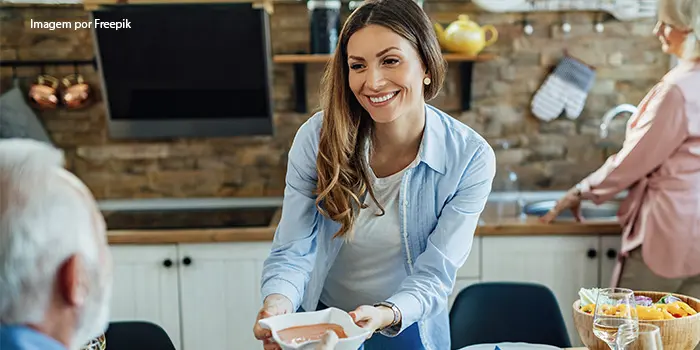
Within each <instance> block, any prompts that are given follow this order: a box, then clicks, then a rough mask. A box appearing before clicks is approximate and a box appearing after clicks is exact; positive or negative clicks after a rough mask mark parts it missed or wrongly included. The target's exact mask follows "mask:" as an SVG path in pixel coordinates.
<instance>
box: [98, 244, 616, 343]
mask: <svg viewBox="0 0 700 350" xmlns="http://www.w3.org/2000/svg"><path fill="white" fill-rule="evenodd" d="M619 245H620V238H619V236H597V235H584V236H568V235H567V236H536V235H533V236H477V237H475V238H474V243H473V246H472V250H471V253H470V255H469V257H468V258H467V261H466V262H465V264H464V266H462V267H461V268H460V269H459V270H458V271H457V276H456V281H455V287H454V290H453V293H452V295H451V296H450V297H449V307H450V308H451V307H452V305H453V303H454V299H455V298H456V297H457V294H458V293H459V292H460V291H461V290H462V289H464V288H466V287H468V286H470V285H472V284H475V283H479V282H482V281H524V282H534V283H540V284H544V285H546V286H547V287H549V288H550V289H551V290H552V291H553V292H554V294H555V296H556V297H557V299H558V301H559V305H560V308H561V310H562V313H563V315H564V320H565V322H566V324H567V328H568V330H569V335H570V338H571V341H572V342H573V345H581V343H580V340H579V337H578V334H577V332H576V329H575V328H574V325H573V319H572V310H571V305H572V303H573V302H574V300H576V299H577V298H578V291H579V288H582V287H585V288H590V287H597V286H599V287H607V286H608V284H609V281H610V275H611V272H612V270H613V268H614V264H615V259H614V257H613V258H610V257H609V256H608V253H610V254H611V256H613V255H616V254H617V252H618V251H619ZM270 246H271V242H240V243H236V242H231V243H202V244H198V243H194V244H164V245H115V246H111V251H112V254H113V257H114V265H115V276H114V278H115V281H114V296H113V301H112V320H145V321H151V322H154V323H156V324H158V325H160V326H161V327H163V328H164V329H165V330H166V331H167V332H168V334H169V335H170V338H171V339H172V340H173V343H175V346H176V347H177V349H178V350H198V349H217V350H228V349H262V345H261V343H260V342H259V341H257V340H256V339H255V338H254V337H253V334H252V327H253V322H254V320H255V316H256V313H257V311H258V309H259V307H260V305H261V300H260V299H261V296H260V276H261V268H262V264H263V261H264V259H265V258H266V257H267V255H268V253H269V249H270ZM166 262H170V264H167V263H166ZM166 265H169V266H166Z"/></svg>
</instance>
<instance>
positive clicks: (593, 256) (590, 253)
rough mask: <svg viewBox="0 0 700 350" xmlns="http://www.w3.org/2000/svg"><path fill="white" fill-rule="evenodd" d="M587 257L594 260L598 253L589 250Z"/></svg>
mask: <svg viewBox="0 0 700 350" xmlns="http://www.w3.org/2000/svg"><path fill="white" fill-rule="evenodd" d="M586 255H588V257H589V258H591V259H594V258H595V257H596V256H598V251H596V250H595V249H589V250H588V252H587V253H586Z"/></svg>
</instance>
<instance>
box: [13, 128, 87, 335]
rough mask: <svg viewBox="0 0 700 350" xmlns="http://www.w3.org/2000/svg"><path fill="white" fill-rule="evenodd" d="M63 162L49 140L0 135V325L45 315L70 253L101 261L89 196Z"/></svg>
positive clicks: (29, 322)
mask: <svg viewBox="0 0 700 350" xmlns="http://www.w3.org/2000/svg"><path fill="white" fill-rule="evenodd" d="M63 164H64V158H63V153H62V152H61V151H60V150H58V149H56V148H53V147H52V146H50V145H48V144H45V143H41V142H38V141H33V140H28V139H8V140H0V324H31V323H38V322H41V321H42V320H44V317H45V313H46V311H47V308H48V306H49V301H50V298H51V294H52V291H53V285H54V282H55V276H56V273H57V270H58V268H59V267H60V266H61V265H62V264H63V263H64V262H65V260H66V259H67V258H69V257H70V256H72V255H74V254H78V255H79V256H80V257H81V258H82V259H83V261H84V262H85V264H86V266H88V267H87V269H90V270H92V269H94V268H97V266H99V265H98V251H97V248H98V246H97V235H96V231H95V227H96V226H95V218H94V215H95V212H94V209H93V208H91V205H90V202H89V198H92V197H91V195H90V192H89V191H88V190H87V187H85V185H83V184H82V182H80V180H78V179H77V178H76V177H75V176H74V175H72V174H71V173H69V172H68V171H67V170H65V169H64V168H63Z"/></svg>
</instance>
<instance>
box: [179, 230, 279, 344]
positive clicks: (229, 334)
mask: <svg viewBox="0 0 700 350" xmlns="http://www.w3.org/2000/svg"><path fill="white" fill-rule="evenodd" d="M269 251H270V243H212V244H183V245H180V249H179V253H180V265H179V268H180V295H181V306H180V307H181V308H182V343H183V349H185V350H197V349H217V350H227V349H230V350H234V349H262V343H261V342H260V341H259V340H257V339H255V337H253V323H254V322H255V318H256V316H257V313H258V311H259V309H260V306H261V303H262V300H261V296H260V276H261V274H262V264H263V260H264V259H265V258H266V257H267V255H268V253H269ZM185 259H189V260H187V262H188V264H186V263H184V261H185Z"/></svg>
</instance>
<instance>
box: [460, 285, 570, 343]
mask: <svg viewBox="0 0 700 350" xmlns="http://www.w3.org/2000/svg"><path fill="white" fill-rule="evenodd" d="M450 337H451V340H452V349H461V348H463V347H465V346H468V345H474V344H484V343H500V342H525V343H533V344H547V345H552V346H557V347H560V348H568V347H571V340H570V339H569V334H568V333H567V330H566V324H565V323H564V317H563V316H562V313H561V309H560V308H559V304H558V303H557V299H556V297H555V296H554V293H552V291H551V290H549V288H547V287H546V286H543V285H540V284H535V283H518V282H486V283H477V284H473V285H470V286H468V287H467V288H465V289H463V290H462V291H460V292H459V294H457V297H456V298H455V301H454V304H453V306H452V309H451V310H450Z"/></svg>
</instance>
